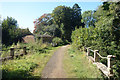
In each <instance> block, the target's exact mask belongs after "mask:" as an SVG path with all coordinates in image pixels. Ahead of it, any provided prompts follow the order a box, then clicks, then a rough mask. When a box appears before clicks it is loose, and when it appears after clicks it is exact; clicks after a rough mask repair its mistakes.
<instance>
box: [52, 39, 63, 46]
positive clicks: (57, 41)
mask: <svg viewBox="0 0 120 80" xmlns="http://www.w3.org/2000/svg"><path fill="white" fill-rule="evenodd" d="M52 42H53V44H54V45H55V46H58V45H60V44H62V42H63V41H62V39H60V38H59V37H55V38H53V40H52Z"/></svg>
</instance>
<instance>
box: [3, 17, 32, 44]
mask: <svg viewBox="0 0 120 80" xmlns="http://www.w3.org/2000/svg"><path fill="white" fill-rule="evenodd" d="M27 34H31V32H30V31H29V29H20V28H18V25H17V21H16V20H15V19H14V18H12V17H7V19H4V20H3V21H2V43H3V44H5V45H7V46H8V45H11V44H12V43H17V42H18V41H19V40H20V39H21V38H22V36H24V35H27Z"/></svg>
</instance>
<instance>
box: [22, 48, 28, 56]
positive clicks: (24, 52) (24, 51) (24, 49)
mask: <svg viewBox="0 0 120 80" xmlns="http://www.w3.org/2000/svg"><path fill="white" fill-rule="evenodd" d="M23 54H25V55H26V54H27V52H26V47H23Z"/></svg>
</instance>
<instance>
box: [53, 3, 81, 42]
mask: <svg viewBox="0 0 120 80" xmlns="http://www.w3.org/2000/svg"><path fill="white" fill-rule="evenodd" d="M52 17H53V20H54V22H55V24H57V25H58V26H59V27H60V29H61V30H62V31H61V32H62V35H61V38H62V39H63V40H68V41H71V39H70V37H71V33H72V31H73V30H75V27H77V28H79V26H81V25H82V23H81V19H82V17H81V8H80V7H79V6H78V4H75V5H74V6H73V8H70V7H66V6H58V7H56V8H55V9H54V10H53V12H52Z"/></svg>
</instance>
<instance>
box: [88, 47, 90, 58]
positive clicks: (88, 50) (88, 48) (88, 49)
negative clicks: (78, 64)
mask: <svg viewBox="0 0 120 80" xmlns="http://www.w3.org/2000/svg"><path fill="white" fill-rule="evenodd" d="M89 55H90V48H87V56H89Z"/></svg>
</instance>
